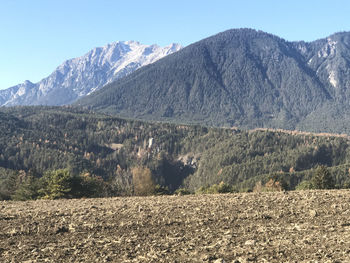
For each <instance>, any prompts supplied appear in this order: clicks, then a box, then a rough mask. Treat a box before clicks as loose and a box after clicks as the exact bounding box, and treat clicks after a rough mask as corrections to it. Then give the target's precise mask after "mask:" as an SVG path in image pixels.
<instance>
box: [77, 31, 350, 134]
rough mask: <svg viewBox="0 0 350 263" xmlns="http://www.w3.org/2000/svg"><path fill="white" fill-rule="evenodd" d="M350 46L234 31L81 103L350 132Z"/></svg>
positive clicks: (122, 112) (221, 122) (208, 120)
mask: <svg viewBox="0 0 350 263" xmlns="http://www.w3.org/2000/svg"><path fill="white" fill-rule="evenodd" d="M349 46H350V33H347V32H342V33H337V34H334V35H331V36H329V37H328V38H325V39H321V40H317V41H313V42H309V43H306V42H289V41H286V40H284V39H282V38H279V37H277V36H274V35H271V34H268V33H265V32H262V31H256V30H253V29H233V30H228V31H225V32H222V33H219V34H217V35H214V36H211V37H208V38H206V39H203V40H201V41H198V42H196V43H194V44H192V45H189V46H187V47H185V48H183V49H182V50H180V51H178V52H176V53H174V54H171V55H169V56H167V57H165V58H163V59H161V60H158V61H157V62H155V63H153V64H150V65H148V66H145V67H142V68H140V69H139V70H137V71H135V72H133V73H132V74H130V75H128V76H126V77H125V78H123V79H120V80H118V81H116V82H113V83H110V84H108V85H106V86H105V87H104V88H102V89H100V90H98V91H96V92H94V93H92V94H91V95H89V96H86V97H84V98H82V99H81V100H79V101H78V102H77V103H76V104H77V105H80V106H85V107H87V108H89V109H93V110H95V111H99V112H104V113H108V114H117V115H118V116H121V117H127V118H138V119H143V120H153V121H168V122H174V123H179V122H181V123H188V124H194V123H195V124H201V125H203V124H204V125H208V126H217V127H225V126H226V127H232V126H237V127H241V128H244V129H252V128H257V127H269V128H281V129H288V130H294V129H296V130H304V131H312V132H325V131H326V132H331V133H347V134H349V132H350V130H349V127H348V125H345V124H346V123H348V121H349V116H350V115H349V113H350V107H349V103H348V101H349V99H350V93H349V88H348V87H349V84H350V71H349V68H350V67H349V65H350V64H349V61H350V52H349ZM344 123H345V124H344Z"/></svg>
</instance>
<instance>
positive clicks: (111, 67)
mask: <svg viewBox="0 0 350 263" xmlns="http://www.w3.org/2000/svg"><path fill="white" fill-rule="evenodd" d="M179 49H181V46H180V45H178V44H171V45H169V46H166V47H160V46H158V45H143V44H141V43H139V42H136V41H117V42H114V43H111V44H108V45H106V46H104V47H97V48H94V49H92V50H90V51H89V52H88V53H86V54H85V55H83V56H81V57H78V58H73V59H69V60H67V61H65V62H63V63H62V64H61V65H60V66H58V67H57V69H56V70H55V71H54V72H52V73H51V74H50V76H48V77H46V78H44V79H42V80H41V81H39V82H38V83H32V82H30V81H28V80H27V81H25V82H24V83H22V84H19V85H16V86H13V87H10V88H8V89H5V90H0V106H14V105H22V106H23V105H65V104H70V103H72V102H74V101H76V100H77V99H79V98H81V97H84V96H86V95H87V94H90V93H92V92H93V91H95V90H98V89H100V88H102V87H103V86H105V85H106V84H108V83H110V82H113V81H115V80H116V79H119V78H122V77H124V76H126V75H127V74H130V73H131V72H133V71H135V70H137V69H138V68H140V67H142V66H144V65H147V64H150V63H153V62H155V61H157V60H158V59H160V58H162V57H164V56H166V55H168V54H171V53H173V52H176V51H178V50H179Z"/></svg>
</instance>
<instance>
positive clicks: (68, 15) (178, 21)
mask: <svg viewBox="0 0 350 263" xmlns="http://www.w3.org/2000/svg"><path fill="white" fill-rule="evenodd" d="M349 13H350V1H348V0H327V1H326V0H237V1H236V0H216V1H213V0H198V1H197V0H177V1H166V0H148V1H145V0H131V1H128V0H123V1H119V0H114V1H113V0H0V89H4V88H8V87H10V86H12V85H16V84H19V83H22V82H24V81H25V80H27V79H28V80H30V81H32V82H38V81H39V80H41V79H42V78H44V77H46V76H48V75H49V74H50V73H51V72H52V71H53V70H54V69H55V68H56V67H57V66H58V65H60V64H61V63H62V62H63V61H64V60H66V59H69V58H73V57H78V56H81V55H83V54H85V53H86V52H87V51H89V50H90V49H92V48H94V47H97V46H104V45H106V44H107V43H110V42H114V41H117V40H137V41H139V42H141V43H144V44H153V43H157V44H159V45H168V44H170V43H172V42H176V43H180V44H182V45H188V44H190V43H193V42H196V41H198V40H200V39H203V38H205V37H208V36H211V35H213V34H216V33H218V32H221V31H224V30H227V29H231V28H242V27H249V28H255V29H260V30H263V31H266V32H269V33H273V34H275V35H278V36H280V37H282V38H285V39H287V40H291V41H295V40H305V41H312V40H316V39H319V38H324V37H327V36H328V35H330V34H332V33H334V32H338V31H350V18H349Z"/></svg>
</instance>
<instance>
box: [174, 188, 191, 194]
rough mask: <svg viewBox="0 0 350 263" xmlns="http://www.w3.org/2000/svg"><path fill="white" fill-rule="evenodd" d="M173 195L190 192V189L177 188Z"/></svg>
mask: <svg viewBox="0 0 350 263" xmlns="http://www.w3.org/2000/svg"><path fill="white" fill-rule="evenodd" d="M174 194H175V195H189V194H191V192H190V190H188V189H186V188H179V189H177V190H176V191H175V193H174Z"/></svg>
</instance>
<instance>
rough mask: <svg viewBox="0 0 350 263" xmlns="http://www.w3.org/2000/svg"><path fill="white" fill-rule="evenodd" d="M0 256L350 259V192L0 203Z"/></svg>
mask: <svg viewBox="0 0 350 263" xmlns="http://www.w3.org/2000/svg"><path fill="white" fill-rule="evenodd" d="M0 261H1V262H16V263H17V262H236V263H237V262H350V191H346V190H339V191H301V192H286V193H282V192H278V193H247V194H227V195H198V196H197V195H192V196H159V197H122V198H109V199H82V200H57V201H45V200H40V201H27V202H13V201H9V202H0Z"/></svg>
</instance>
